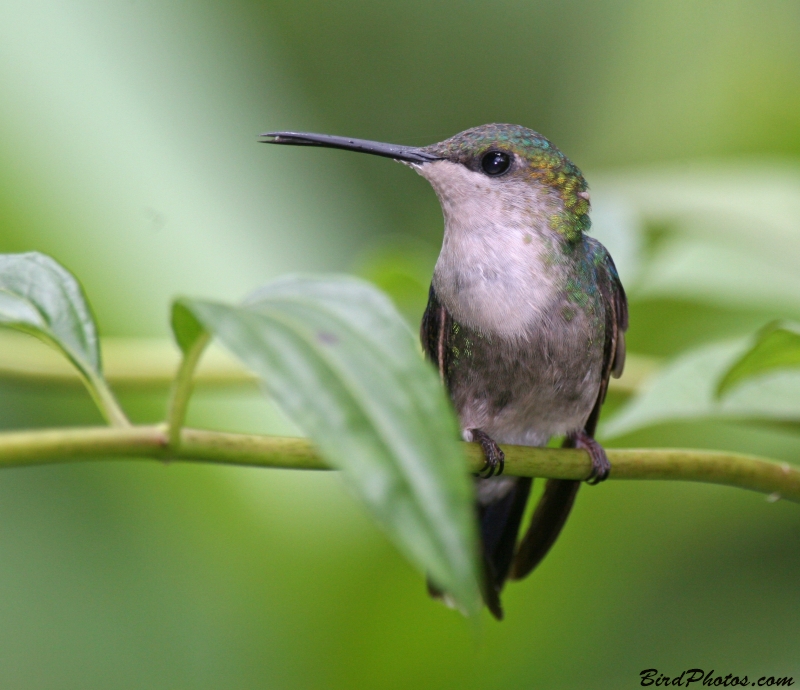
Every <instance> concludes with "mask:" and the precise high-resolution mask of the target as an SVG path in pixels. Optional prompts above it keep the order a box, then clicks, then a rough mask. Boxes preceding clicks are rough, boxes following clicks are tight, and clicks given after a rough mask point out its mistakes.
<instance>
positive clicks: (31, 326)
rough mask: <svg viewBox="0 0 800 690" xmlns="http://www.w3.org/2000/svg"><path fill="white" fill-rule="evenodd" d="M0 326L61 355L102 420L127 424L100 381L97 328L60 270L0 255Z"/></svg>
mask: <svg viewBox="0 0 800 690" xmlns="http://www.w3.org/2000/svg"><path fill="white" fill-rule="evenodd" d="M0 326H5V327H8V328H13V329H15V330H18V331H23V332H24V333H29V334H30V335H33V336H35V337H37V338H39V339H40V340H42V341H44V342H45V343H47V344H48V345H51V346H52V347H54V348H56V349H57V350H59V351H60V352H62V353H63V354H64V355H65V356H66V357H67V358H68V359H69V360H70V361H71V362H72V363H73V364H74V365H75V367H76V368H77V369H78V371H79V372H80V373H81V375H82V378H83V380H84V382H85V383H86V386H87V388H88V389H89V392H90V393H91V394H92V396H93V397H94V399H95V402H97V404H98V406H99V407H100V409H101V411H102V412H103V413H104V414H105V415H106V417H107V418H108V420H109V421H110V422H112V423H115V424H120V425H125V424H127V420H126V418H125V415H124V414H123V413H122V411H121V410H120V409H119V406H118V405H117V403H116V400H114V397H113V395H112V394H111V391H110V390H109V389H108V386H107V384H106V383H105V381H104V380H103V374H102V367H101V362H100V341H99V338H98V335H97V327H96V325H95V322H94V317H93V316H92V312H91V310H90V308H89V304H88V302H87V300H86V297H85V295H84V293H83V289H82V288H81V286H80V284H79V283H78V281H77V280H76V279H75V277H74V276H73V275H72V274H71V273H70V272H69V271H67V270H66V269H65V268H64V267H63V266H61V265H60V264H59V263H57V262H56V261H54V260H53V259H51V258H50V257H49V256H45V255H44V254H40V253H38V252H29V253H27V254H0Z"/></svg>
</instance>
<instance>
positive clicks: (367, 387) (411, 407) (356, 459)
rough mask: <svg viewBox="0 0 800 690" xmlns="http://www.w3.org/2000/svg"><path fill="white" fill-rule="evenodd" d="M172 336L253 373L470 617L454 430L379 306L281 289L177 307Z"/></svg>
mask: <svg viewBox="0 0 800 690" xmlns="http://www.w3.org/2000/svg"><path fill="white" fill-rule="evenodd" d="M173 328H174V329H175V333H176V337H177V340H178V343H179V344H180V346H181V347H182V349H183V350H184V352H188V351H189V350H190V349H191V347H192V344H193V343H194V342H195V341H196V339H197V338H198V337H200V336H201V334H202V331H203V329H205V330H207V331H210V332H211V333H213V335H214V336H216V337H217V338H219V340H220V342H221V343H222V344H223V345H224V346H225V347H227V348H228V349H229V350H230V351H231V352H232V353H233V354H235V355H236V356H238V357H239V358H240V359H241V360H242V361H243V362H244V363H245V364H246V365H247V366H248V367H250V368H251V369H252V370H253V371H255V372H256V373H257V374H258V375H259V376H260V377H261V379H262V380H263V382H264V385H265V387H266V389H267V391H268V392H269V393H270V394H271V395H272V396H273V397H274V399H275V400H276V401H277V402H278V403H279V404H280V405H281V406H282V408H283V409H284V411H285V412H286V414H287V415H288V416H289V417H290V418H291V419H292V420H293V421H294V422H295V423H296V424H297V425H298V426H299V427H300V428H301V429H303V431H304V432H305V433H307V434H308V435H309V436H310V437H311V438H312V439H313V440H314V442H315V443H316V444H317V445H318V447H319V449H320V451H321V452H322V453H323V455H324V456H325V457H326V458H327V459H328V460H329V461H330V462H331V464H332V465H334V466H335V467H337V468H339V469H341V470H342V474H343V477H344V478H345V480H346V482H347V484H348V485H349V487H350V488H351V489H352V490H353V492H354V493H355V494H356V495H357V496H358V497H359V498H360V499H361V500H362V501H363V502H364V503H365V505H366V506H367V507H368V508H369V510H370V511H371V512H372V514H373V515H374V516H375V517H376V518H377V519H378V521H379V522H380V524H381V525H382V526H383V527H384V529H385V530H386V531H387V533H388V534H389V535H390V536H391V537H392V538H393V539H394V541H395V542H396V543H397V545H398V546H399V547H400V548H401V549H402V550H403V551H404V552H405V553H406V555H407V556H408V557H409V558H410V559H411V560H412V561H413V562H414V563H416V564H417V565H418V566H419V567H420V568H422V569H423V570H425V571H426V572H428V573H429V574H430V576H431V577H432V579H433V580H434V581H435V582H436V583H437V584H438V585H439V586H441V587H442V588H444V589H445V590H446V591H448V592H450V594H451V595H452V596H453V598H454V599H455V600H456V602H457V603H458V604H459V606H460V607H461V608H462V609H463V610H464V611H465V612H467V613H474V612H475V611H476V610H477V609H478V607H479V601H480V597H479V583H478V570H477V561H476V553H477V550H476V529H475V517H474V509H473V494H472V486H471V482H470V481H469V478H468V476H467V474H466V472H465V469H464V467H465V466H464V458H463V455H462V451H461V449H460V446H459V443H458V436H459V433H458V432H459V430H458V424H457V422H456V419H455V416H454V414H453V412H452V410H451V408H450V405H449V403H448V401H447V399H446V396H445V394H444V391H443V389H442V386H441V384H440V382H439V381H438V379H437V377H436V375H435V373H434V371H433V369H432V368H431V367H430V366H429V365H428V364H427V363H425V362H424V361H423V359H422V357H421V355H420V352H419V347H418V346H417V344H416V339H415V338H414V336H413V335H412V333H411V332H410V331H409V329H408V328H407V326H406V325H405V324H404V323H403V320H402V318H401V317H400V315H399V314H398V313H397V311H396V310H395V308H394V307H393V306H392V304H391V303H390V301H389V300H388V298H387V297H386V296H384V295H383V294H382V293H380V292H379V291H378V290H376V289H375V288H374V287H372V286H371V285H369V284H368V283H365V282H363V281H361V280H357V279H354V278H350V277H319V278H314V277H292V278H286V279H283V280H280V281H278V282H275V283H272V284H271V285H268V286H266V287H265V288H263V289H261V290H258V291H257V292H256V293H254V294H253V295H251V296H250V297H249V298H248V299H247V300H246V302H245V303H244V304H243V305H242V306H228V305H224V304H218V303H214V302H206V301H200V300H188V299H183V300H180V301H178V302H177V303H176V304H175V305H174V309H173Z"/></svg>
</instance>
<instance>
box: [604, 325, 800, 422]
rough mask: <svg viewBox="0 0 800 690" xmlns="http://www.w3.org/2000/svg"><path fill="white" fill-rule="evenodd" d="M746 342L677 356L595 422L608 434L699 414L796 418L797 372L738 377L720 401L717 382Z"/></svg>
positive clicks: (799, 406)
mask: <svg viewBox="0 0 800 690" xmlns="http://www.w3.org/2000/svg"><path fill="white" fill-rule="evenodd" d="M750 344H751V341H750V340H748V339H738V340H735V341H729V342H723V343H714V344H711V345H705V346H703V347H700V348H698V349H696V350H691V351H689V352H686V353H684V354H682V355H681V356H680V357H677V358H676V359H674V360H673V361H671V362H670V363H669V364H668V365H666V366H665V367H664V368H663V369H661V370H659V371H658V372H657V373H656V374H655V375H654V376H653V377H652V378H650V379H649V380H647V381H646V382H645V385H644V387H643V390H642V392H641V393H639V394H638V395H636V396H634V397H633V398H632V399H631V400H630V401H628V403H626V404H625V405H624V406H623V407H622V408H621V409H620V410H619V412H618V413H617V414H616V415H615V416H614V417H612V418H611V419H610V420H608V421H606V422H604V423H603V424H602V425H601V427H600V430H599V431H600V436H601V437H603V438H610V437H614V436H621V435H623V434H627V433H630V432H632V431H636V430H638V429H641V428H644V427H648V426H653V425H655V424H661V423H664V422H674V421H690V420H694V419H702V418H714V419H740V420H751V421H770V422H781V423H785V422H790V423H792V424H796V423H797V422H798V420H800V372H791V371H789V372H786V373H784V374H782V375H781V376H765V377H761V378H758V379H752V380H748V381H742V382H741V385H739V386H737V387H736V389H734V390H731V391H730V392H729V394H728V395H727V396H726V397H725V398H724V399H722V400H720V399H719V397H718V396H717V389H718V387H719V382H720V380H722V378H723V377H724V376H725V374H726V372H728V371H729V370H730V369H731V367H732V366H734V364H735V363H736V362H738V361H740V360H741V359H742V357H743V355H744V354H745V352H747V351H748V348H749V346H750Z"/></svg>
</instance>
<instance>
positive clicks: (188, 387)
mask: <svg viewBox="0 0 800 690" xmlns="http://www.w3.org/2000/svg"><path fill="white" fill-rule="evenodd" d="M210 340H211V334H210V333H203V334H202V335H200V336H199V337H198V338H197V340H195V341H194V343H193V344H192V346H191V347H190V348H189V351H188V352H185V353H184V355H183V359H182V360H181V365H180V367H179V368H178V373H177V375H176V376H175V382H174V383H173V386H172V393H171V395H170V400H169V407H168V412H167V429H168V435H169V445H170V447H171V448H173V449H176V448H178V446H179V445H180V443H181V427H183V424H184V422H185V421H186V410H187V409H188V407H189V398H190V397H191V395H192V388H193V386H194V381H193V376H194V371H195V369H197V364H198V362H199V361H200V357H202V356H203V352H204V351H205V349H206V346H207V345H208V343H209V342H210Z"/></svg>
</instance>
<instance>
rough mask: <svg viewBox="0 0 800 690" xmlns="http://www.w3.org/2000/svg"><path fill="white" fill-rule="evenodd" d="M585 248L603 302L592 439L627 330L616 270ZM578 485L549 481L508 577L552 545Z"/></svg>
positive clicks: (588, 429)
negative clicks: (593, 259) (602, 345)
mask: <svg viewBox="0 0 800 690" xmlns="http://www.w3.org/2000/svg"><path fill="white" fill-rule="evenodd" d="M585 241H586V242H587V244H588V249H589V252H590V253H591V254H593V255H594V257H596V258H597V261H594V262H593V263H594V265H595V266H596V267H597V270H596V279H597V287H598V289H599V290H600V294H601V296H602V300H603V307H604V312H605V342H604V347H603V366H602V369H601V376H600V387H599V389H598V392H597V399H596V402H595V404H594V407H593V408H592V411H591V413H590V414H589V417H588V419H587V420H586V424H585V425H584V427H583V434H585V436H588V437H590V438H591V437H593V436H594V432H595V430H596V428H597V420H598V419H599V418H600V408H601V407H602V406H603V401H604V400H605V399H606V393H607V391H608V381H609V379H610V378H611V377H612V376H613V377H614V378H619V377H620V376H621V375H622V368H623V367H624V366H625V331H626V330H627V329H628V300H627V298H626V297H625V289H624V288H623V287H622V282H621V281H620V279H619V274H618V273H617V268H616V266H615V265H614V261H613V259H612V258H611V256H610V255H609V253H608V251H607V250H606V248H605V247H604V246H603V245H602V244H600V242H598V241H597V240H595V239H593V238H589V237H587V238H586V240H585ZM563 445H564V447H575V439H574V438H573V437H571V436H568V437H567V438H566V439H564V444H563ZM580 485H581V483H580V482H576V481H572V480H567V479H549V480H548V481H547V483H546V484H545V489H544V493H543V494H542V497H541V498H540V499H539V503H537V505H536V509H535V510H534V513H533V516H532V517H531V523H530V526H529V527H528V530H527V532H526V533H525V536H524V537H523V538H522V540H521V541H520V543H519V547H518V548H517V553H516V556H515V558H514V564H513V567H512V569H511V574H510V577H511V579H512V580H521V579H522V578H523V577H525V576H527V575H528V574H529V573H530V572H531V571H532V570H533V569H534V568H536V566H537V565H539V563H541V561H542V559H543V558H544V557H545V556H546V555H547V552H548V551H549V550H550V547H551V546H552V545H553V544H554V543H555V541H556V539H557V538H558V535H559V533H560V532H561V529H562V528H563V527H564V524H565V523H566V521H567V518H568V517H569V513H570V511H571V510H572V504H573V503H574V502H575V496H576V495H577V494H578V489H579V488H580Z"/></svg>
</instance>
